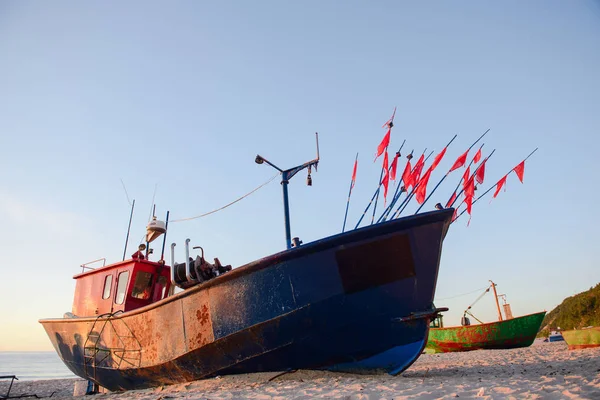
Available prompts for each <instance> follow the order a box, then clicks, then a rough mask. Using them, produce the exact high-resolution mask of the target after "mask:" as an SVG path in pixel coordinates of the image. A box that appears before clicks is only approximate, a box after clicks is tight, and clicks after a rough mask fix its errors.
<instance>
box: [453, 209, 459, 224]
mask: <svg viewBox="0 0 600 400" xmlns="http://www.w3.org/2000/svg"><path fill="white" fill-rule="evenodd" d="M456 218H458V208H455V209H454V214H452V222H454V221H456Z"/></svg>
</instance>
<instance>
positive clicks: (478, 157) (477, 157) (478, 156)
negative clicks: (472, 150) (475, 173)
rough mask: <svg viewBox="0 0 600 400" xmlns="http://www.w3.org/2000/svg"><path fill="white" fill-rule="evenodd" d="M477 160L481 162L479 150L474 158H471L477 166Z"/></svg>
mask: <svg viewBox="0 0 600 400" xmlns="http://www.w3.org/2000/svg"><path fill="white" fill-rule="evenodd" d="M479 160H481V148H480V149H479V150H478V151H477V153H476V154H475V157H473V162H474V163H475V164H477V163H478V162H479Z"/></svg>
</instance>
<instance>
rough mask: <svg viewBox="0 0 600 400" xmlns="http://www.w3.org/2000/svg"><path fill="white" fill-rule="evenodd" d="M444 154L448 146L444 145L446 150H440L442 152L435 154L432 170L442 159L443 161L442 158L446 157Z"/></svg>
mask: <svg viewBox="0 0 600 400" xmlns="http://www.w3.org/2000/svg"><path fill="white" fill-rule="evenodd" d="M444 154H446V147H444V150H442V151H440V154H438V155H437V156H435V159H434V160H433V164H431V167H430V168H431V170H432V171H433V170H434V169H435V168H436V167H437V166H438V164H439V163H440V161H442V158H444Z"/></svg>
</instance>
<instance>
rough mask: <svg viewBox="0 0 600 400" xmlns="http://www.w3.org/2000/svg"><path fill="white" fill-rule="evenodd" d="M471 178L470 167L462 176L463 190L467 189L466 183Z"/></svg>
mask: <svg viewBox="0 0 600 400" xmlns="http://www.w3.org/2000/svg"><path fill="white" fill-rule="evenodd" d="M470 176H471V167H467V169H466V170H465V173H464V174H463V177H462V181H463V190H464V189H465V188H466V187H467V182H468V181H469V177H470Z"/></svg>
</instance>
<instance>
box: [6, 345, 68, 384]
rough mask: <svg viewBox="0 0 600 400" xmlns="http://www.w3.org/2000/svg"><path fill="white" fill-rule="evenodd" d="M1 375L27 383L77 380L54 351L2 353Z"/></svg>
mask: <svg viewBox="0 0 600 400" xmlns="http://www.w3.org/2000/svg"><path fill="white" fill-rule="evenodd" d="M0 375H16V376H17V378H19V380H25V381H30V380H37V379H63V378H75V375H73V373H72V372H71V371H70V370H69V369H68V368H67V367H66V366H65V364H64V363H63V362H62V361H61V359H60V358H59V357H58V355H57V354H56V353H55V352H54V351H43V352H33V351H31V352H29V351H24V352H21V351H0Z"/></svg>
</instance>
